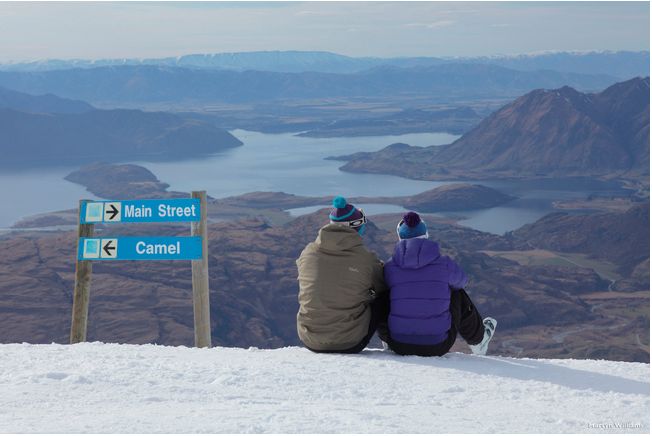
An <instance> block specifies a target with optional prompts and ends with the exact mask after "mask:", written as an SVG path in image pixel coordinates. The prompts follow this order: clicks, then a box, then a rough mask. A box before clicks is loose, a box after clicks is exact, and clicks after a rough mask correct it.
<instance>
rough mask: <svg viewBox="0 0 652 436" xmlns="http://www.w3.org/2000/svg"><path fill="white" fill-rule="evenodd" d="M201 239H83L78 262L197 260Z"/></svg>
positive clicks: (199, 254)
mask: <svg viewBox="0 0 652 436" xmlns="http://www.w3.org/2000/svg"><path fill="white" fill-rule="evenodd" d="M201 258H202V240H201V237H199V236H181V237H136V236H126V237H124V236H123V237H116V238H112V237H102V238H80V240H79V248H78V252H77V259H78V260H197V259H201Z"/></svg>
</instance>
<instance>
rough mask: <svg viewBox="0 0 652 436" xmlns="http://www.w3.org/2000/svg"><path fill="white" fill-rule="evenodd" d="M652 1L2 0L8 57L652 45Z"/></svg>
mask: <svg viewBox="0 0 652 436" xmlns="http://www.w3.org/2000/svg"><path fill="white" fill-rule="evenodd" d="M649 8H650V7H649V3H648V2H214V3H209V2H199V3H190V2H188V3H173V2H167V3H163V2H162V3H159V2H147V3H136V2H134V3H124V2H120V3H112V2H102V3H79V2H73V3H53V2H46V3H40V2H25V3H10V2H0V61H3V62H6V61H27V60H34V59H46V58H49V59H54V58H56V59H71V58H83V59H106V58H156V57H168V56H179V55H184V54H191V53H224V52H241V51H262V50H316V51H330V52H334V53H340V54H344V55H349V56H377V57H397V56H485V55H497V54H522V53H534V52H541V51H569V50H579V51H589V50H649V42H650V9H649Z"/></svg>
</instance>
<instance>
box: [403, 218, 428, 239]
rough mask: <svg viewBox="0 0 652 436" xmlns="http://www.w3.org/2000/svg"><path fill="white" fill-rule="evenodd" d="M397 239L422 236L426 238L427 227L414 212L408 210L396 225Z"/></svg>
mask: <svg viewBox="0 0 652 436" xmlns="http://www.w3.org/2000/svg"><path fill="white" fill-rule="evenodd" d="M396 233H397V234H398V237H399V239H411V238H424V239H428V227H427V226H426V223H425V222H423V220H422V219H421V217H420V216H419V214H418V213H416V212H408V213H406V214H405V215H403V219H402V220H401V221H400V222H399V223H398V225H397V226H396Z"/></svg>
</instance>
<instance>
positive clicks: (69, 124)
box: [0, 109, 242, 167]
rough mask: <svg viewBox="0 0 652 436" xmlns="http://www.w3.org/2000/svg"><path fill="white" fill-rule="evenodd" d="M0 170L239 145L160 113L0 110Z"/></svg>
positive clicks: (183, 153) (176, 154)
mask: <svg viewBox="0 0 652 436" xmlns="http://www.w3.org/2000/svg"><path fill="white" fill-rule="evenodd" d="M0 131H1V132H2V136H1V137H0V153H1V154H2V159H1V160H0V166H21V167H34V166H47V165H61V164H73V163H74V164H77V163H87V162H94V161H97V160H106V161H124V160H127V159H136V158H141V159H155V160H166V159H170V158H179V157H189V156H200V155H205V154H210V153H214V152H216V151H219V150H222V149H224V148H229V147H236V146H238V145H242V142H240V141H239V140H238V139H237V138H235V137H234V136H233V135H231V134H230V133H229V132H227V131H225V130H222V129H219V128H217V127H215V126H213V125H211V124H209V123H206V122H202V121H196V120H187V119H184V118H182V117H180V116H177V115H174V114H168V113H163V112H143V111H139V110H124V109H115V110H91V111H87V112H83V113H78V114H75V113H64V114H42V113H27V112H21V111H16V110H12V109H0Z"/></svg>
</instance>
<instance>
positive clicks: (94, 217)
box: [80, 198, 201, 224]
mask: <svg viewBox="0 0 652 436" xmlns="http://www.w3.org/2000/svg"><path fill="white" fill-rule="evenodd" d="M200 218H201V213H200V201H199V199H198V198H171V199H161V200H123V201H89V202H85V203H83V204H82V210H81V214H80V222H81V224H96V223H120V222H121V223H155V222H197V221H199V220H200Z"/></svg>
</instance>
